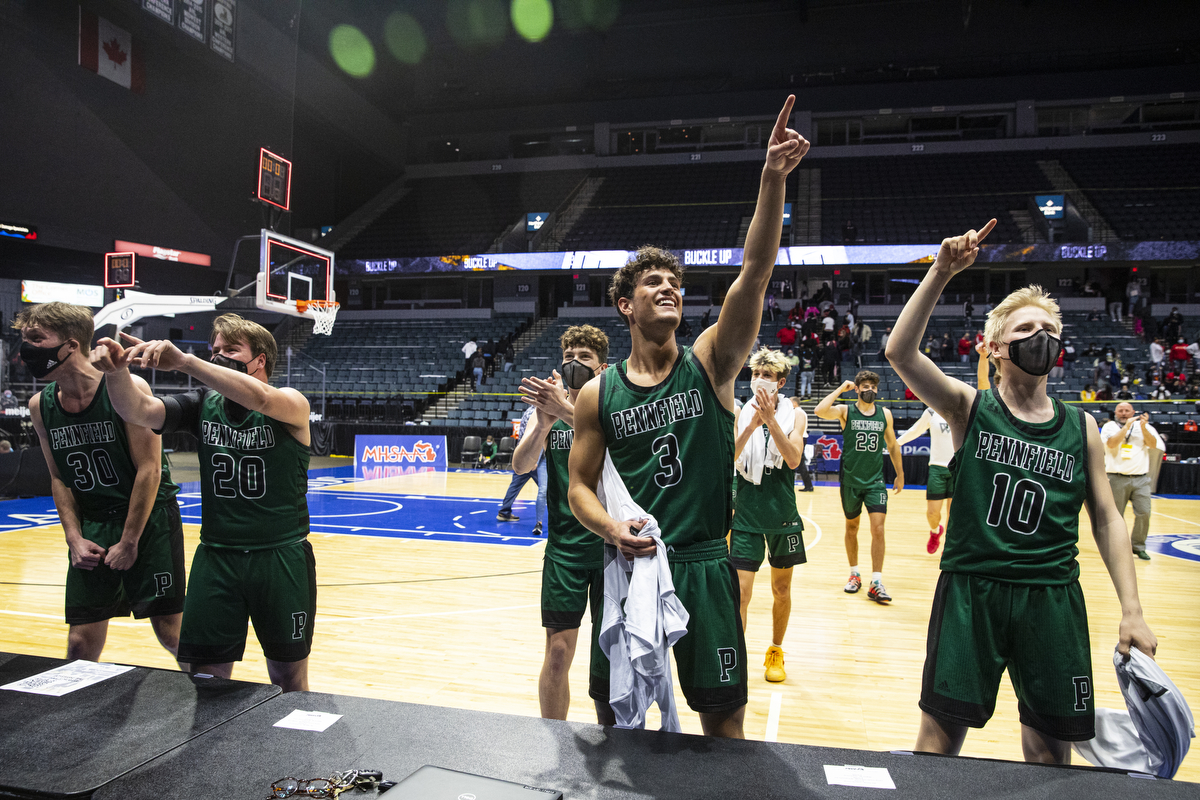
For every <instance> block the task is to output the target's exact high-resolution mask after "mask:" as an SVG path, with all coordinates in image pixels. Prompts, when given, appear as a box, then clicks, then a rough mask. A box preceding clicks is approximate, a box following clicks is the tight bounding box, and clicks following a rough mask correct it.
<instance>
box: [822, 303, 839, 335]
mask: <svg viewBox="0 0 1200 800" xmlns="http://www.w3.org/2000/svg"><path fill="white" fill-rule="evenodd" d="M821 326H822V327H823V328H824V329H825V333H826V334H827V335H828V334H832V333H833V331H834V329H835V328H836V327H837V313H836V311H835V310H834V309H832V308H831V309H830V310H829V311H827V312H825V318H824V319H822V320H821Z"/></svg>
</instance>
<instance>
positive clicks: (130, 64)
mask: <svg viewBox="0 0 1200 800" xmlns="http://www.w3.org/2000/svg"><path fill="white" fill-rule="evenodd" d="M79 66H81V67H86V68H88V69H90V70H91V71H92V72H95V73H96V74H97V75H99V76H101V77H102V78H108V79H109V80H110V81H112V82H113V83H119V84H121V85H122V86H124V87H125V88H126V89H131V90H133V91H135V92H137V93H138V94H142V93H144V92H145V91H146V70H145V65H144V64H143V63H142V54H141V47H140V46H139V45H138V43H137V41H136V40H135V39H134V38H133V37H132V36H131V35H130V34H129V31H127V30H125V29H124V28H118V27H117V26H116V25H114V24H112V23H111V22H109V21H108V20H106V19H105V18H104V17H100V16H96V15H95V14H93V13H91V12H90V11H84V10H83V8H82V7H81V8H80V9H79Z"/></svg>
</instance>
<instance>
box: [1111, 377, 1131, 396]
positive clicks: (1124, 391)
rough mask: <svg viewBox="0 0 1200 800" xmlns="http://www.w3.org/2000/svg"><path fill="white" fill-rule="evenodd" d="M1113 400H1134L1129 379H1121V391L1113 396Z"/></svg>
mask: <svg viewBox="0 0 1200 800" xmlns="http://www.w3.org/2000/svg"><path fill="white" fill-rule="evenodd" d="M1113 399H1115V400H1132V399H1133V392H1131V391H1129V379H1128V378H1122V379H1121V389H1120V391H1118V392H1117V393H1116V394H1115V395H1113Z"/></svg>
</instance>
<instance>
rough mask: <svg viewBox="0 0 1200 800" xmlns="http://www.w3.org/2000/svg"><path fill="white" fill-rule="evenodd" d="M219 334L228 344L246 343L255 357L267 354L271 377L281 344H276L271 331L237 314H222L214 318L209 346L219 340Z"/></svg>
mask: <svg viewBox="0 0 1200 800" xmlns="http://www.w3.org/2000/svg"><path fill="white" fill-rule="evenodd" d="M217 334H220V336H221V338H222V339H224V340H225V342H226V343H227V344H244V345H246V346H247V347H249V348H250V353H251V355H252V356H253V357H254V358H258V357H259V356H261V355H264V354H265V355H266V357H267V359H266V360H267V363H266V371H267V377H268V378H270V377H271V373H273V372H274V371H275V360H276V359H277V358H279V346H278V345H276V344H275V337H274V336H272V335H271V332H270V331H268V330H267V329H266V328H264V327H263V326H262V325H259V324H258V323H257V322H252V321H250V320H248V319H244V318H243V317H239V316H238V315H237V314H222V315H221V316H219V317H217V318H216V319H214V320H213V325H212V332H211V333H210V334H209V335H208V345H209V347H212V344H213V342H215V341H216V340H217Z"/></svg>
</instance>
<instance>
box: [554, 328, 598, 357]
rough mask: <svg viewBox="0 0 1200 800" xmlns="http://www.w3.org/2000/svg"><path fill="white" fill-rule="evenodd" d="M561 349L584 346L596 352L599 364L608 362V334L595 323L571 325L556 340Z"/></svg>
mask: <svg viewBox="0 0 1200 800" xmlns="http://www.w3.org/2000/svg"><path fill="white" fill-rule="evenodd" d="M558 343H559V345H560V346H561V347H562V349H563V350H566V349H567V348H568V347H586V348H588V349H589V350H591V351H592V352H594V353H595V354H596V357H597V358H598V359H599V360H600V363H601V364H606V363H608V334H606V333H605V332H604V331H602V330H600V329H599V328H597V327H596V326H595V325H572V326H571V327H570V328H567V330H566V332H565V333H564V334H563V335H562V338H560V339H559V340H558Z"/></svg>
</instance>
